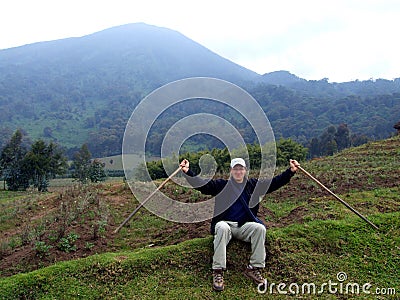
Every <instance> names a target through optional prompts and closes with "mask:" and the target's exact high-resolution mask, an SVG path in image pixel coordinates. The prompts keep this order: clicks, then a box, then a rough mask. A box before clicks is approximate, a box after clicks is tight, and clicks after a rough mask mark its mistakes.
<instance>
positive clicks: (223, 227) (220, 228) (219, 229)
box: [215, 221, 231, 235]
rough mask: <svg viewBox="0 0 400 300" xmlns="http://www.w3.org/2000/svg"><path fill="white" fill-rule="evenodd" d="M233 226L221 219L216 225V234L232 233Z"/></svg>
mask: <svg viewBox="0 0 400 300" xmlns="http://www.w3.org/2000/svg"><path fill="white" fill-rule="evenodd" d="M230 232H231V228H230V226H229V225H228V223H226V222H224V221H220V222H218V223H217V224H216V225H215V234H216V235H226V234H230Z"/></svg>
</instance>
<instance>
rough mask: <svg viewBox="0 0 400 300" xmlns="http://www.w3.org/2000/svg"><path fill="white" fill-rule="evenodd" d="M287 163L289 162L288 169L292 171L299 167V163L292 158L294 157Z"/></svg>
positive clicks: (294, 171)
mask: <svg viewBox="0 0 400 300" xmlns="http://www.w3.org/2000/svg"><path fill="white" fill-rule="evenodd" d="M289 163H290V170H291V171H292V172H293V173H296V171H297V170H298V168H297V167H300V164H299V163H298V162H297V160H294V159H290V160H289Z"/></svg>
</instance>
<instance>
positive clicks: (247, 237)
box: [232, 222, 266, 268]
mask: <svg viewBox="0 0 400 300" xmlns="http://www.w3.org/2000/svg"><path fill="white" fill-rule="evenodd" d="M232 234H233V237H234V238H237V239H238V240H242V241H244V242H250V243H251V256H250V265H251V266H252V267H256V268H264V267H265V234H266V229H265V226H264V225H262V224H260V223H257V222H247V223H245V224H244V225H243V226H241V227H239V228H235V229H234V230H233V231H232Z"/></svg>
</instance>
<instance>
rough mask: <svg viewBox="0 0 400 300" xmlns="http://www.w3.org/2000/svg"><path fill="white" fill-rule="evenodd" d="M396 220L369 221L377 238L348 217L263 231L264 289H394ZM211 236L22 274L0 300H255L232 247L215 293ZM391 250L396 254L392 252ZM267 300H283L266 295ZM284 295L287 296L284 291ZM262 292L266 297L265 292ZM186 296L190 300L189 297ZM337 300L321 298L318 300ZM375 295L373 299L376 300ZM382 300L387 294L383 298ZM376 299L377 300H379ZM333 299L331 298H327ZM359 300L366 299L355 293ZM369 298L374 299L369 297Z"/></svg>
mask: <svg viewBox="0 0 400 300" xmlns="http://www.w3.org/2000/svg"><path fill="white" fill-rule="evenodd" d="M399 217H400V213H390V214H385V215H376V216H374V217H373V220H374V222H376V223H377V224H378V226H379V227H380V229H381V230H380V232H373V231H372V230H371V229H370V228H368V227H367V226H366V225H364V224H363V223H361V222H359V221H358V220H357V219H355V218H353V219H351V220H350V221H348V220H341V221H331V220H329V221H320V220H319V221H312V222H309V223H307V224H305V225H299V224H294V225H291V226H288V227H286V228H279V229H274V230H270V231H269V232H268V236H267V238H268V250H269V257H268V262H267V268H266V277H267V278H268V280H269V282H270V284H271V283H276V284H279V283H285V284H286V285H287V286H289V285H290V284H292V286H294V285H295V284H297V285H299V286H301V285H303V284H304V283H314V284H315V285H316V286H318V287H321V285H322V284H323V283H327V282H329V280H331V281H332V282H336V283H339V281H338V279H337V278H336V275H337V274H338V273H339V272H345V273H346V275H347V276H348V277H347V278H348V279H347V280H346V281H344V283H345V284H348V283H358V284H359V285H360V286H361V285H363V284H365V283H370V284H371V288H370V289H369V291H371V292H372V291H374V292H375V291H376V288H394V289H396V291H399V290H400V286H399V282H398V265H399V263H400V260H399V257H400V249H399V247H398V245H399V243H400V218H399ZM211 245H212V239H211V237H208V238H203V239H194V240H190V241H187V242H184V243H181V244H178V245H174V246H167V247H162V248H157V249H146V250H141V251H136V252H131V251H127V252H118V253H105V254H101V255H94V256H90V257H88V258H84V259H80V260H74V261H68V262H62V263H57V264H55V265H53V266H50V267H47V268H44V269H41V270H38V271H34V272H31V273H27V274H19V275H15V276H12V277H8V278H5V279H2V280H1V281H0V292H1V293H0V294H1V295H2V297H3V299H16V298H24V299H49V298H50V299H76V298H82V299H99V298H101V299H160V298H163V299H187V298H191V299H209V298H212V297H215V298H217V299H255V298H259V299H262V298H263V297H265V295H260V294H259V293H258V292H257V289H256V287H255V286H253V285H252V284H251V283H250V282H249V281H248V280H247V279H246V278H245V277H244V276H242V275H241V273H240V268H241V267H243V265H242V262H243V261H244V260H247V256H248V248H246V247H245V246H244V244H243V243H240V242H233V243H232V244H231V245H230V246H229V247H228V254H230V256H228V257H230V258H228V268H229V271H228V272H226V275H225V279H226V281H227V284H226V290H225V291H224V292H223V293H220V294H215V292H213V291H212V289H211V285H210V282H211V277H210V270H209V263H210V257H211V255H212V247H211ZM396 246H397V247H396ZM272 291H273V292H274V293H273V294H274V297H276V298H277V299H285V297H282V296H281V295H280V294H279V293H278V290H277V289H276V288H275V289H274V288H272ZM286 291H288V289H286ZM268 293H269V290H268ZM189 295H190V296H189ZM330 296H331V297H337V296H338V297H342V296H343V294H342V295H341V294H340V292H339V291H338V292H337V293H336V294H335V295H331V294H329V293H328V290H327V289H325V293H323V294H322V295H321V297H322V298H323V299H329V297H330ZM375 296H376V295H374V298H375ZM386 297H387V295H386ZM386 297H384V298H379V297H377V299H386ZM332 299H334V298H332ZM358 299H372V298H371V297H370V296H369V295H367V294H360V297H358ZM375 299H376V298H375Z"/></svg>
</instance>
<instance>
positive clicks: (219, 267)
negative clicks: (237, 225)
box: [212, 221, 232, 291]
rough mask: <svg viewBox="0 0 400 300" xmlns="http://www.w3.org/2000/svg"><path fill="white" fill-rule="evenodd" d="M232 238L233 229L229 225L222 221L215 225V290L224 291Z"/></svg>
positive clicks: (213, 265) (213, 267) (213, 264)
mask: <svg viewBox="0 0 400 300" xmlns="http://www.w3.org/2000/svg"><path fill="white" fill-rule="evenodd" d="M231 238H232V232H231V227H230V226H229V225H228V223H226V222H224V221H220V222H218V223H217V224H216V225H215V235H214V256H213V263H212V269H213V289H214V290H216V291H223V290H224V274H223V270H224V269H226V246H227V245H228V243H229V241H230V240H231Z"/></svg>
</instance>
